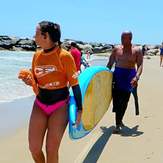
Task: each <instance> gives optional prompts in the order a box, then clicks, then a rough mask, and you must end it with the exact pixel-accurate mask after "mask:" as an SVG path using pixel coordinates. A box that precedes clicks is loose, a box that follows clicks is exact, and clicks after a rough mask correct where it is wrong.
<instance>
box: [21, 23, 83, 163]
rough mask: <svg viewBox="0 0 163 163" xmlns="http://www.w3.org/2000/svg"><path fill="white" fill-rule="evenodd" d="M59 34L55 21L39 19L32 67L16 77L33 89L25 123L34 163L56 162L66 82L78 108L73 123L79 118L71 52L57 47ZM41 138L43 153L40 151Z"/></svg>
mask: <svg viewBox="0 0 163 163" xmlns="http://www.w3.org/2000/svg"><path fill="white" fill-rule="evenodd" d="M60 37H61V31H60V26H59V25H58V24H56V23H53V22H49V21H42V22H40V23H39V24H38V25H37V27H36V33H35V41H36V44H37V45H38V46H40V47H41V48H42V49H41V50H39V51H37V52H36V53H35V54H34V57H33V61H32V70H31V71H30V72H29V73H28V71H27V70H26V71H24V70H22V71H20V73H19V78H20V79H22V80H23V81H24V82H25V84H27V85H30V86H33V90H34V92H35V93H36V98H35V101H34V105H33V110H32V113H31V117H30V123H29V148H30V151H31V154H32V157H33V160H34V162H36V163H45V162H46V163H58V160H59V158H58V157H59V156H58V151H59V147H60V143H61V140H62V137H63V134H64V132H65V129H66V126H67V123H68V103H69V88H68V85H69V86H71V87H72V90H73V93H74V96H75V101H76V104H77V108H78V114H77V120H76V124H77V125H78V124H79V122H80V119H81V113H82V97H81V90H80V87H79V84H78V79H77V77H78V76H77V74H78V73H77V70H76V66H75V63H74V59H73V57H72V56H71V54H70V53H69V52H68V51H66V50H64V49H62V48H61V45H60V44H61V43H60ZM45 136H46V137H45ZM44 139H45V143H46V145H45V146H46V157H45V156H44V153H43V151H42V147H43V142H44Z"/></svg>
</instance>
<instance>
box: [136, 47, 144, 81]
mask: <svg viewBox="0 0 163 163" xmlns="http://www.w3.org/2000/svg"><path fill="white" fill-rule="evenodd" d="M142 71H143V53H142V51H141V50H139V51H138V52H137V73H136V77H137V78H138V79H139V77H140V75H141V74H142Z"/></svg>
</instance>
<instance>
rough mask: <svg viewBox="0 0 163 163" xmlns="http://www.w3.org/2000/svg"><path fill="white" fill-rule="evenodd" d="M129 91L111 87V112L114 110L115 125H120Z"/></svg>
mask: <svg viewBox="0 0 163 163" xmlns="http://www.w3.org/2000/svg"><path fill="white" fill-rule="evenodd" d="M130 94H131V93H130V92H128V91H125V90H119V89H115V88H113V91H112V95H113V112H115V121H116V126H120V125H121V123H122V119H123V117H124V114H125V111H126V109H127V105H128V101H129V98H130Z"/></svg>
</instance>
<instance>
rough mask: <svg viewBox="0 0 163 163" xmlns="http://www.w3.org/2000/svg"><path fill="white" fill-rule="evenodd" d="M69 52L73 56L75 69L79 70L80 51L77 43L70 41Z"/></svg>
mask: <svg viewBox="0 0 163 163" xmlns="http://www.w3.org/2000/svg"><path fill="white" fill-rule="evenodd" d="M70 53H71V55H72V56H73V58H74V61H75V64H76V68H77V71H78V72H80V65H81V52H80V51H79V49H78V48H77V45H76V43H75V42H72V43H71V48H70Z"/></svg>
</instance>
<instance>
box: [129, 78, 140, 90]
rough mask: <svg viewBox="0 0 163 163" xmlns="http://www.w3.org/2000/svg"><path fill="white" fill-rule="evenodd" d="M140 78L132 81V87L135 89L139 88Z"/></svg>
mask: <svg viewBox="0 0 163 163" xmlns="http://www.w3.org/2000/svg"><path fill="white" fill-rule="evenodd" d="M138 80H139V79H138V77H134V78H133V79H132V80H131V86H132V87H133V88H134V87H137V86H138Z"/></svg>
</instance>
